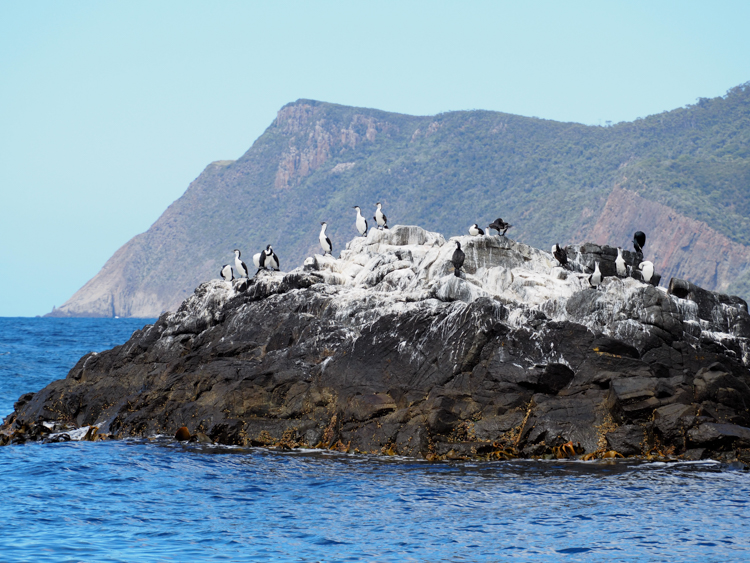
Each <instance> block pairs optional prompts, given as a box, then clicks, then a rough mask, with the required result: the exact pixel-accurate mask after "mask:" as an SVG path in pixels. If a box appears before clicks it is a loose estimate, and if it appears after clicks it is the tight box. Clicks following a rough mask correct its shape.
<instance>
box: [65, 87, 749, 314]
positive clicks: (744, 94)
mask: <svg viewBox="0 0 750 563" xmlns="http://www.w3.org/2000/svg"><path fill="white" fill-rule="evenodd" d="M748 186H750V86H749V85H748V84H743V85H740V86H737V87H736V88H733V89H731V90H730V91H729V92H728V93H727V95H726V96H723V97H718V98H713V99H710V100H707V99H701V100H699V102H698V103H697V104H695V105H693V106H688V107H686V108H678V109H675V110H671V111H669V112H664V113H662V114H658V115H655V116H650V117H648V118H645V119H640V120H636V121H633V122H626V123H619V124H615V125H612V126H610V127H598V126H587V125H582V124H577V123H562V122H556V121H552V120H543V119H539V118H530V117H522V116H515V115H512V114H506V113H500V112H492V111H487V110H473V111H460V112H446V113H441V114H438V115H435V116H410V115H405V114H398V113H390V112H385V111H382V110H377V109H369V108H356V107H349V106H342V105H338V104H330V103H327V102H319V101H314V100H306V99H300V100H297V101H295V102H291V103H289V104H286V105H285V106H283V107H282V108H281V109H280V110H279V112H278V114H277V117H276V119H275V120H274V121H273V122H272V123H271V125H270V126H269V127H268V128H267V129H266V131H265V132H264V133H263V134H262V135H261V136H260V137H259V138H258V139H256V141H255V142H254V143H253V144H252V146H251V147H250V148H249V149H248V150H247V151H246V152H245V153H244V154H243V155H242V156H241V157H240V158H238V159H236V160H229V161H227V160H225V161H216V162H213V163H211V164H209V165H208V166H207V167H206V168H205V169H204V171H203V172H202V173H201V174H200V175H199V176H198V177H197V178H196V179H195V180H194V181H193V182H191V184H190V186H189V187H188V189H187V190H186V192H185V194H184V195H183V196H182V197H180V198H179V199H177V200H176V201H175V202H173V203H172V204H171V205H170V206H169V207H168V208H167V209H166V210H165V212H164V213H163V214H162V216H161V217H160V218H159V219H158V220H157V221H156V222H155V223H154V224H153V225H152V226H151V228H149V230H148V231H146V232H145V233H141V234H140V235H137V236H136V237H134V238H133V239H131V241H129V242H128V243H126V244H125V245H124V246H123V247H121V248H120V249H119V250H118V251H117V252H116V253H115V254H114V255H113V256H112V258H110V260H109V261H108V262H107V263H106V264H105V266H104V267H103V268H102V270H101V271H100V272H99V273H98V274H97V275H96V276H95V277H94V278H93V279H92V280H90V281H89V282H87V284H86V285H84V286H83V287H82V288H81V289H80V290H79V291H78V292H76V294H75V295H74V296H73V297H71V299H69V300H68V301H67V302H66V303H65V304H64V305H63V306H62V307H60V308H59V309H56V310H55V311H54V312H53V313H51V314H52V315H53V316H115V315H116V316H143V317H155V316H158V315H159V314H160V313H161V312H163V311H165V310H174V308H175V307H176V306H177V305H179V303H180V302H182V300H183V299H184V298H185V297H186V296H187V295H189V294H190V293H191V292H192V290H193V288H194V287H196V286H197V285H199V283H200V282H202V281H205V280H206V279H209V278H212V277H216V276H217V275H218V271H219V268H220V267H221V265H222V264H225V263H231V261H232V254H231V251H232V249H234V248H240V249H242V250H243V256H244V257H250V256H252V254H253V253H255V252H258V251H259V250H260V249H261V248H264V247H265V246H266V245H267V244H272V245H273V246H274V249H275V250H276V252H277V254H278V255H279V256H280V259H281V266H282V269H285V270H289V269H292V268H293V267H294V266H296V265H298V264H300V263H301V262H302V260H303V259H304V258H305V257H306V256H309V255H310V254H311V253H312V252H313V251H315V249H316V248H317V236H316V235H317V230H318V229H319V223H320V221H322V220H326V221H327V222H328V223H329V235H330V236H331V238H332V240H333V241H334V253H337V252H338V251H339V250H341V245H340V243H337V241H343V240H348V238H349V236H350V235H351V234H352V233H353V232H354V215H353V210H352V209H351V208H352V207H353V206H354V205H359V206H360V207H362V209H363V213H364V214H365V215H366V216H367V217H371V212H372V211H373V209H374V203H375V202H376V201H381V202H383V203H384V211H385V213H386V214H387V215H388V217H389V220H390V221H391V222H392V223H394V222H401V223H403V222H409V223H415V224H419V225H422V226H424V227H425V228H427V229H429V230H435V231H443V232H447V233H449V234H458V233H463V232H465V229H466V228H467V227H468V225H470V224H472V223H474V222H477V221H479V222H480V224H481V225H486V224H488V223H489V222H490V221H492V220H494V219H495V218H496V217H497V216H502V217H504V218H506V219H508V220H510V222H511V223H513V224H514V228H513V230H512V231H510V232H509V235H511V236H513V238H516V239H517V240H519V241H522V242H527V243H529V244H533V245H535V246H541V247H547V246H551V244H553V243H557V242H559V243H561V244H569V243H576V242H582V241H583V240H587V239H588V238H592V239H595V242H598V243H600V244H604V243H607V244H611V245H615V246H622V247H623V248H629V237H630V235H632V232H634V231H635V230H639V229H640V230H645V231H646V232H647V235H648V237H649V241H648V242H647V246H646V249H645V252H646V257H647V259H652V260H653V261H654V262H655V263H656V266H657V269H658V270H664V271H668V273H669V275H670V276H676V277H681V278H685V279H688V280H690V281H692V282H694V283H697V284H699V285H701V286H704V287H706V288H708V289H711V290H719V291H727V290H734V291H737V292H738V293H740V294H741V295H742V296H743V297H746V298H747V297H748V291H750V272H749V271H748V265H750V262H748V260H747V259H746V257H747V256H750V254H749V253H748V244H750V198H746V197H744V196H743V193H744V192H743V190H744V191H746V189H747V187H748ZM616 190H621V191H619V192H618V191H616ZM613 193H614V194H615V196H616V197H619V198H620V199H616V200H612V195H613ZM618 194H619V195H618ZM628 194H634V195H633V196H631V195H628ZM746 200H747V201H746ZM608 202H609V203H610V207H609V208H607V205H608ZM623 202H625V203H628V202H630V203H629V205H631V207H628V208H625V209H621V208H613V207H612V205H615V204H616V205H620V206H622V205H623V204H624V203H623ZM633 202H636V203H633ZM651 204H655V205H661V206H663V207H661V208H659V209H660V210H661V213H660V214H657V215H656V216H658V217H672V221H677V223H678V224H680V225H682V226H683V228H696V225H697V226H699V227H700V229H701V233H702V236H701V237H699V240H698V241H693V242H689V241H688V242H687V243H686V242H685V241H684V240H683V241H681V243H680V244H681V245H680V244H678V245H677V246H675V244H676V243H675V241H674V240H671V239H670V240H671V242H670V241H668V240H667V237H665V236H661V235H660V234H659V227H658V225H643V224H641V223H638V222H637V221H638V220H639V213H638V208H637V206H638V205H640V206H641V209H643V208H644V207H647V206H650V205H651ZM350 212H352V214H351V215H350ZM605 213H609V215H606V214H605ZM608 217H610V219H608ZM613 217H617V218H618V221H617V229H614V231H616V232H614V231H613V230H612V229H608V228H607V223H606V221H607V220H610V221H611V220H612V219H611V218H613ZM626 219H627V220H626ZM691 221H695V222H697V223H693V222H691ZM316 225H317V226H316ZM625 233H627V237H626V236H625ZM673 238H674V237H673ZM678 238H679V237H678ZM675 240H676V239H675ZM701 241H713V242H711V244H707V245H705V244H704V245H703V246H696V244H697V242H701ZM730 243H731V244H730ZM669 244H672V246H671V247H670V246H669ZM685 244H687V246H685ZM696 249H697V250H696ZM727 252H731V253H732V256H731V257H730V259H727V258H726V256H724V254H725V253H727ZM667 256H668V257H669V259H668V260H667V259H666V258H665V257H667Z"/></svg>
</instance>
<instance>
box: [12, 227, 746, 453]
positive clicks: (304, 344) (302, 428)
mask: <svg viewBox="0 0 750 563" xmlns="http://www.w3.org/2000/svg"><path fill="white" fill-rule="evenodd" d="M456 240H457V241H458V242H460V243H461V248H462V249H463V251H464V252H465V255H466V260H465V262H464V265H463V268H462V270H461V272H460V275H459V276H456V275H455V272H454V268H453V265H452V264H451V261H450V259H451V256H452V254H453V251H454V250H455V248H456V245H455V241H456ZM567 253H568V257H569V263H568V265H567V266H566V267H561V266H560V264H559V263H558V262H557V261H556V260H555V259H554V258H553V256H552V254H551V253H549V252H546V251H543V250H538V249H535V248H532V247H530V246H527V245H524V244H520V243H517V242H515V241H513V240H511V239H510V238H506V237H502V236H490V235H485V236H477V237H471V236H465V237H456V238H454V239H450V240H447V241H446V240H445V239H444V237H443V236H442V235H440V234H438V233H431V232H428V231H425V230H423V229H421V228H419V227H413V226H397V227H393V228H391V229H387V230H382V231H380V230H371V231H370V232H369V234H368V235H367V236H366V237H358V238H356V239H354V240H352V241H350V242H349V243H348V244H347V246H346V249H345V250H343V251H342V252H341V254H340V256H339V258H334V257H332V256H321V255H315V256H312V257H310V258H308V259H306V260H305V261H304V263H303V264H302V265H301V266H300V267H298V268H296V269H294V270H292V271H291V272H288V273H284V272H267V271H263V272H260V273H259V274H258V275H257V276H256V277H255V278H254V279H252V280H250V282H249V283H245V282H242V281H240V280H235V281H234V282H233V283H230V282H225V281H223V280H213V281H210V282H206V283H204V284H202V285H201V286H200V287H199V288H198V289H197V290H196V291H195V294H194V295H193V296H191V297H190V298H189V299H187V300H186V301H185V302H184V303H183V304H182V306H181V307H180V308H179V310H178V311H177V312H176V313H173V314H165V315H164V316H162V317H161V318H160V319H159V321H158V322H157V323H156V324H155V325H153V326H149V327H146V328H144V329H143V330H142V331H138V332H136V333H135V334H134V335H133V337H132V338H131V339H130V340H129V341H128V342H127V343H126V344H124V345H123V346H120V347H117V348H115V349H113V350H111V351H108V352H104V353H101V354H98V355H94V354H90V355H87V356H85V357H83V358H81V360H80V361H79V362H78V364H77V365H76V366H75V367H74V368H73V370H71V372H70V374H69V375H68V377H67V379H65V380H63V381H57V382H54V383H52V384H51V385H50V386H48V387H47V388H45V389H44V390H42V391H41V392H39V393H37V394H36V395H34V396H33V397H31V396H24V397H25V399H24V401H21V402H20V403H19V404H17V408H16V413H14V415H12V416H11V417H10V418H9V419H8V421H6V424H5V426H4V430H3V431H4V432H5V433H6V435H8V436H11V435H13V432H17V431H18V430H19V429H21V428H22V427H24V425H26V427H30V425H31V426H33V424H35V423H37V422H38V421H39V420H44V421H62V420H65V421H68V422H70V423H73V424H75V425H76V426H79V427H80V426H86V425H95V426H97V427H98V428H99V432H100V434H105V435H107V434H109V435H118V434H122V435H123V436H132V435H137V436H141V435H153V434H169V435H173V434H174V432H175V431H176V430H177V429H178V428H180V427H182V426H187V428H188V429H189V430H190V431H191V432H193V433H195V432H201V433H204V434H206V435H208V436H210V437H211V438H212V439H214V440H216V441H218V442H222V443H227V444H242V445H282V446H286V447H294V446H305V445H306V446H317V447H328V448H336V449H340V450H346V451H359V452H375V453H388V454H401V455H409V456H424V457H428V458H430V459H432V458H443V457H449V458H462V457H484V458H492V459H498V458H505V457H510V456H556V457H571V456H581V455H583V456H585V455H588V456H589V457H593V456H599V455H602V454H605V453H606V452H610V451H618V449H619V450H622V451H619V452H618V453H620V454H623V455H649V454H651V455H659V456H669V455H674V456H677V455H683V456H686V457H688V458H691V459H692V458H699V457H701V456H708V455H712V456H718V455H725V456H726V455H729V454H726V453H722V452H734V453H732V454H731V455H738V454H737V452H740V454H742V452H744V451H745V448H746V447H748V446H750V442H747V439H748V436H750V430H748V429H747V428H746V427H747V426H750V415H749V414H748V407H750V387H748V383H750V379H749V378H748V369H747V367H748V364H749V363H750V348H748V335H750V317H749V316H748V312H747V305H746V304H745V303H744V301H742V300H741V299H739V298H734V297H728V296H725V295H719V294H715V293H712V292H709V291H705V290H702V289H700V288H698V287H696V286H694V285H693V284H690V283H687V282H683V281H681V280H672V283H671V284H670V289H669V291H668V290H667V289H665V288H663V287H656V286H654V285H651V284H646V283H643V282H641V281H638V280H637V279H635V278H632V277H625V278H619V277H617V276H615V275H614V273H615V271H616V270H615V265H614V260H615V258H616V257H617V250H616V249H614V248H610V247H606V246H604V247H601V246H598V245H593V244H583V245H580V246H575V247H568V248H567ZM624 257H625V260H626V262H627V264H628V265H629V267H632V268H633V269H634V270H635V269H636V268H635V266H637V256H635V255H634V254H632V253H629V252H624ZM595 263H598V264H599V268H600V271H601V272H602V274H603V275H604V276H605V277H604V280H603V282H602V284H601V287H599V288H598V289H595V288H592V287H591V286H590V284H589V276H590V274H591V272H592V271H593V267H594V264H595ZM698 390H700V392H699V391H698ZM607 455H614V454H611V453H610V454H607ZM742 455H744V454H742Z"/></svg>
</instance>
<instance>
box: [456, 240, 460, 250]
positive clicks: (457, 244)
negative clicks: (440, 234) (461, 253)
mask: <svg viewBox="0 0 750 563" xmlns="http://www.w3.org/2000/svg"><path fill="white" fill-rule="evenodd" d="M456 248H457V249H458V250H461V243H460V242H458V241H456Z"/></svg>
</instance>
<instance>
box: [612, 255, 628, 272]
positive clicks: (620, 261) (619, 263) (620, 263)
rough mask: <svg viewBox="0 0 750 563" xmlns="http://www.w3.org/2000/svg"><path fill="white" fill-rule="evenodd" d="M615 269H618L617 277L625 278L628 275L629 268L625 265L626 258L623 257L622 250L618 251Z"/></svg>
mask: <svg viewBox="0 0 750 563" xmlns="http://www.w3.org/2000/svg"><path fill="white" fill-rule="evenodd" d="M615 268H617V275H618V276H620V277H621V278H624V277H625V276H627V275H628V266H627V264H626V263H625V258H623V257H622V248H618V249H617V258H615Z"/></svg>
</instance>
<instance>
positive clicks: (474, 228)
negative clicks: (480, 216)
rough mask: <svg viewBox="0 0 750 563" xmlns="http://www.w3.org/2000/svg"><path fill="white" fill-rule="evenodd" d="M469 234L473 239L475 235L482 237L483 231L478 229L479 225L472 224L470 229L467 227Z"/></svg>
mask: <svg viewBox="0 0 750 563" xmlns="http://www.w3.org/2000/svg"><path fill="white" fill-rule="evenodd" d="M469 234H470V235H471V236H473V237H475V236H477V235H483V234H484V231H483V230H482V229H480V228H479V225H477V224H476V223H474V224H473V225H472V226H471V227H469Z"/></svg>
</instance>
